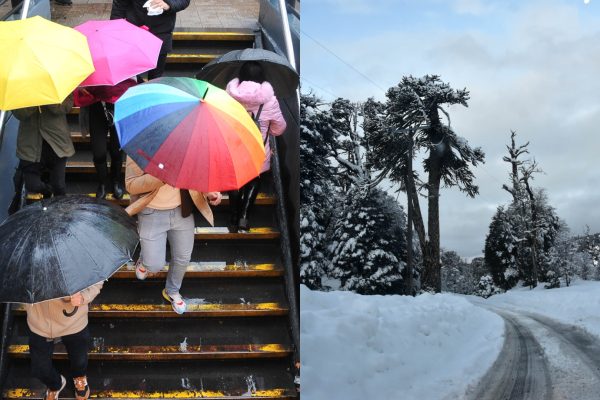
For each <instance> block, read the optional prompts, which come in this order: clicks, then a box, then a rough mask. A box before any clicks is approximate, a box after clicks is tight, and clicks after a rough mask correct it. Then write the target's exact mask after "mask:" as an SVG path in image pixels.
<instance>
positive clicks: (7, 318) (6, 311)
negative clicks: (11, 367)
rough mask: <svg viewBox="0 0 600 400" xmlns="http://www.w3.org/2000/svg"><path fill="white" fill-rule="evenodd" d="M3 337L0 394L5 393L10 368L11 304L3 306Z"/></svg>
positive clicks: (1, 341) (0, 344)
mask: <svg viewBox="0 0 600 400" xmlns="http://www.w3.org/2000/svg"><path fill="white" fill-rule="evenodd" d="M0 309H1V310H2V336H1V337H0V394H2V393H4V381H5V380H6V373H7V368H8V342H9V340H10V336H11V331H12V307H11V304H10V303H4V304H2V305H1V307H0Z"/></svg>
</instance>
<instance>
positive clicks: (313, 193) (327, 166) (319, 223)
mask: <svg viewBox="0 0 600 400" xmlns="http://www.w3.org/2000/svg"><path fill="white" fill-rule="evenodd" d="M321 107H322V104H321V103H320V100H319V99H318V98H316V97H315V96H312V95H303V96H302V98H301V102H300V118H301V121H302V122H301V125H300V279H301V281H302V283H304V284H305V285H307V286H308V287H310V288H311V289H321V287H322V286H321V278H322V277H323V276H324V275H325V274H326V270H327V266H328V264H329V260H328V258H327V255H326V243H325V231H326V229H327V226H328V224H329V221H330V219H331V213H332V207H333V197H334V196H333V189H332V188H333V187H334V185H333V180H332V176H333V167H332V165H331V163H330V161H329V158H328V154H329V152H328V148H329V147H330V146H331V145H332V143H333V140H334V137H333V134H334V132H333V129H332V127H331V119H330V116H329V111H328V110H327V109H325V110H323V109H321Z"/></svg>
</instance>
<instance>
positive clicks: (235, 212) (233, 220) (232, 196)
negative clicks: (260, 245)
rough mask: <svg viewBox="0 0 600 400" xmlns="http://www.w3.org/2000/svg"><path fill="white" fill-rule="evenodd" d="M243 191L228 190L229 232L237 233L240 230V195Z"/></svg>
mask: <svg viewBox="0 0 600 400" xmlns="http://www.w3.org/2000/svg"><path fill="white" fill-rule="evenodd" d="M241 193H242V189H240V190H232V191H230V192H227V195H228V196H229V213H230V215H229V225H228V226H227V229H229V232H231V233H236V232H237V231H238V230H239V221H240V204H241V202H240V195H241Z"/></svg>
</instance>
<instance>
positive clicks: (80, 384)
mask: <svg viewBox="0 0 600 400" xmlns="http://www.w3.org/2000/svg"><path fill="white" fill-rule="evenodd" d="M73 384H74V385H75V399H76V400H87V398H88V397H90V387H89V386H88V383H87V378H86V377H85V376H80V377H79V378H73Z"/></svg>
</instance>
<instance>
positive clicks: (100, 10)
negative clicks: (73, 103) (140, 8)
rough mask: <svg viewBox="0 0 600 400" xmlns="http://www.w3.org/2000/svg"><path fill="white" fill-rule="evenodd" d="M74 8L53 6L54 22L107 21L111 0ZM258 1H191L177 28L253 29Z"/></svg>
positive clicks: (78, 1)
mask: <svg viewBox="0 0 600 400" xmlns="http://www.w3.org/2000/svg"><path fill="white" fill-rule="evenodd" d="M72 1H73V5H72V6H60V5H56V3H54V2H52V20H53V21H55V22H58V23H61V24H63V25H67V26H75V25H79V24H81V23H83V22H85V21H87V20H90V19H108V18H109V16H110V9H111V5H112V0H72ZM258 9H259V0H191V2H190V6H189V7H188V8H187V9H185V10H184V11H181V12H179V13H178V14H177V25H176V27H177V28H202V29H207V28H250V29H252V28H254V27H255V26H256V21H257V20H258ZM9 10H10V1H8V2H7V3H6V4H5V5H3V6H2V7H0V15H4V13H5V12H8V11H9Z"/></svg>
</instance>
